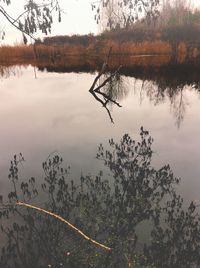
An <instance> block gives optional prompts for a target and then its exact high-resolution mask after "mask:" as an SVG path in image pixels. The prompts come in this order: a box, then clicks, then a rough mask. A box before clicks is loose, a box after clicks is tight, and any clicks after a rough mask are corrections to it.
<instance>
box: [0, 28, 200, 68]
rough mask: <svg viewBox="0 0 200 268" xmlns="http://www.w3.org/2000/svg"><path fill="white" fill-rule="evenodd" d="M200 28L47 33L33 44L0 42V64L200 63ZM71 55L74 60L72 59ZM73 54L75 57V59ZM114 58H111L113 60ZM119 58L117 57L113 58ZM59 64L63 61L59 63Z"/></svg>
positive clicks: (133, 65) (151, 64)
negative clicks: (41, 62) (45, 36)
mask: <svg viewBox="0 0 200 268" xmlns="http://www.w3.org/2000/svg"><path fill="white" fill-rule="evenodd" d="M199 36H200V29H198V28H195V29H194V27H193V28H192V29H185V28H184V29H183V28H180V29H179V28H177V27H176V28H173V29H171V30H169V29H168V30H166V29H165V30H162V31H156V30H151V31H148V32H147V31H142V30H140V31H139V30H138V31H134V32H133V31H132V32H128V31H124V30H123V31H121V32H120V31H116V32H109V33H104V34H101V35H98V36H93V35H83V36H55V37H47V38H45V39H44V41H43V42H41V41H38V42H36V43H35V44H34V45H18V46H1V47H0V64H2V65H6V64H11V65H12V64H23V63H24V64H35V63H36V62H39V61H44V60H45V61H49V62H50V64H56V63H57V62H62V61H64V62H65V63H66V64H72V65H73V62H74V61H76V65H79V64H80V65H81V64H82V61H83V59H84V61H89V62H91V61H92V62H94V61H96V62H105V61H107V57H108V53H109V51H110V48H112V50H111V53H110V57H109V61H110V65H111V66H113V68H115V67H116V65H118V64H122V65H124V66H129V67H130V66H132V67H146V68H148V67H149V68H151V67H162V66H171V65H184V64H186V65H188V64H192V65H194V66H196V65H200V37H199ZM72 58H73V60H72ZM75 58H76V59H75ZM113 58H114V60H113ZM117 58H118V60H116V59H117ZM61 65H62V64H61Z"/></svg>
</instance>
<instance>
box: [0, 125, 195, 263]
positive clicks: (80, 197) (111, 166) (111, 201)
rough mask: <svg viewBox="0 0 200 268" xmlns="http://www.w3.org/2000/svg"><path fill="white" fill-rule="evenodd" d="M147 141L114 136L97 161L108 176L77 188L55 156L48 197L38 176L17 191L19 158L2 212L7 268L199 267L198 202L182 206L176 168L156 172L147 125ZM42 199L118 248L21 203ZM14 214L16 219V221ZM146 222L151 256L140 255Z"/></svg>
mask: <svg viewBox="0 0 200 268" xmlns="http://www.w3.org/2000/svg"><path fill="white" fill-rule="evenodd" d="M140 137H141V140H140V141H139V142H136V141H135V140H133V139H131V138H130V136H129V135H127V134H125V135H124V136H123V138H122V139H121V141H120V142H119V143H116V142H115V141H114V140H113V139H111V140H110V141H109V145H110V149H109V150H105V149H104V147H103V145H102V144H101V145H100V146H99V148H98V153H97V158H98V159H99V160H101V161H103V163H104V165H105V167H106V169H108V170H109V173H110V177H109V178H105V177H104V175H103V172H102V171H101V172H100V173H99V174H98V175H97V176H96V177H94V178H93V177H92V176H91V175H88V176H81V178H80V183H75V182H74V181H73V180H70V179H69V169H65V168H63V167H62V165H63V164H62V158H60V157H59V156H57V155H55V156H54V155H53V156H51V157H49V158H48V159H47V160H46V161H45V162H44V163H43V169H44V173H45V177H44V182H43V183H42V192H41V190H40V189H37V188H36V183H35V179H34V178H31V179H30V180H29V181H28V182H22V183H21V187H19V186H18V184H19V177H18V175H19V174H18V168H19V164H20V163H21V161H23V158H22V156H21V155H20V156H19V158H18V157H17V156H15V157H14V160H13V161H12V162H11V168H10V174H9V180H10V182H11V183H12V184H13V191H12V192H11V193H10V194H9V195H8V198H9V202H8V204H7V206H5V205H4V207H2V212H1V218H2V231H3V233H4V234H5V235H6V236H7V244H6V245H5V247H3V249H2V254H1V259H0V264H1V267H5V268H8V267H12V268H15V267H21V268H23V267H48V265H51V267H116V268H117V267H120V268H121V267H138V268H141V267H143V268H144V267H152V268H153V267H156V268H160V267H166V268H175V267H181V268H186V267H199V261H200V251H199V246H200V236H199V231H200V230H199V228H200V227H199V223H200V222H199V221H200V220H199V218H198V217H199V216H198V214H197V210H196V207H195V205H194V204H193V203H191V204H190V206H189V208H188V209H184V208H183V200H182V198H181V197H180V196H179V195H177V194H176V191H175V186H176V185H177V184H178V182H179V180H178V179H177V178H175V177H174V176H173V173H172V171H171V169H170V167H169V165H165V166H163V167H161V168H160V169H155V168H153V167H152V165H151V159H152V154H153V152H152V148H151V146H152V142H153V139H152V138H151V137H150V135H149V133H148V132H147V131H145V130H144V129H143V128H141V133H140ZM106 173H107V172H106ZM41 194H42V195H43V197H42V200H43V201H44V200H46V201H45V203H44V204H43V205H41V206H43V207H44V208H46V209H47V210H49V211H52V212H54V213H56V214H58V215H60V216H62V217H63V218H65V219H67V220H69V221H70V222H71V223H73V224H74V225H75V226H77V228H80V229H82V230H83V231H84V233H86V234H89V235H90V237H92V238H94V239H95V240H97V241H99V242H101V243H103V244H106V245H108V246H109V247H111V248H112V251H111V252H106V251H105V250H103V249H100V248H97V247H94V245H92V244H91V243H89V242H88V241H85V240H83V239H82V238H81V237H80V236H77V234H76V233H74V232H72V231H71V230H70V229H68V228H67V227H66V226H63V224H62V223H60V222H58V221H57V220H56V219H54V218H49V217H45V216H43V215H40V214H38V213H37V212H35V211H29V210H23V209H20V208H18V207H16V206H15V203H16V200H24V201H26V202H28V201H29V202H30V201H31V200H32V202H34V203H37V202H41ZM45 197H46V198H45ZM13 216H15V217H16V218H15V220H16V222H14V223H13V224H12V222H13V218H12V217H13ZM7 217H8V219H9V221H10V224H8V225H7V224H6V218H7ZM17 217H18V219H19V221H17ZM11 219H12V221H11ZM144 221H146V222H148V223H149V224H148V225H149V226H151V230H152V231H151V235H150V237H147V241H148V243H147V244H145V245H144V251H141V252H137V248H138V247H137V245H138V243H141V242H140V234H138V233H137V231H136V229H137V227H138V226H140V224H141V223H143V222H144ZM163 222H164V224H163Z"/></svg>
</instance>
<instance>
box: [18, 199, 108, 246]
mask: <svg viewBox="0 0 200 268" xmlns="http://www.w3.org/2000/svg"><path fill="white" fill-rule="evenodd" d="M16 205H17V206H23V207H27V208H30V209H34V210H37V211H39V212H43V213H45V214H48V215H50V216H52V217H54V218H56V219H58V220H59V221H61V222H63V223H65V224H67V225H68V226H69V227H70V228H71V229H73V230H74V231H75V232H76V233H78V234H79V235H80V236H82V237H83V238H84V239H86V240H88V241H89V242H91V243H92V244H94V245H96V246H98V247H101V248H103V249H105V250H108V251H111V250H112V249H111V248H110V247H107V246H105V245H103V244H101V243H99V242H97V241H95V240H93V239H92V238H90V237H89V236H87V235H86V234H84V233H83V232H82V231H81V230H79V229H78V228H76V227H75V226H74V225H72V224H71V223H70V222H68V221H67V220H65V219H63V218H62V217H61V216H59V215H57V214H55V213H53V212H50V211H47V210H45V209H42V208H39V207H36V206H33V205H29V204H26V203H23V202H17V203H16Z"/></svg>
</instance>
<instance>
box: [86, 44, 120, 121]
mask: <svg viewBox="0 0 200 268" xmlns="http://www.w3.org/2000/svg"><path fill="white" fill-rule="evenodd" d="M111 51H112V47H111V48H110V50H109V53H108V57H107V61H106V62H105V63H104V64H103V65H102V68H101V71H100V72H99V73H98V75H97V76H96V77H95V79H94V82H93V83H92V86H91V87H90V89H89V92H90V93H91V94H92V95H93V96H94V98H95V99H96V100H97V101H99V102H100V103H101V104H102V105H103V107H104V108H105V109H106V111H107V113H108V115H109V117H110V120H111V122H112V123H114V121H113V118H112V116H111V112H110V110H109V109H108V107H107V104H108V103H109V102H112V103H114V104H116V105H117V106H118V107H122V106H121V105H120V104H119V103H118V102H117V101H116V100H113V99H112V98H111V97H110V96H109V95H107V94H106V93H104V92H102V91H100V89H101V88H103V87H104V86H105V85H107V84H108V83H109V82H112V79H113V78H114V77H115V76H116V75H117V74H119V71H120V69H121V67H122V66H119V68H118V69H117V70H116V71H115V72H114V73H111V74H110V76H109V77H107V78H106V79H105V80H104V81H103V82H102V83H101V84H100V85H98V86H96V85H97V83H98V81H99V80H100V78H101V76H102V75H104V74H105V73H106V71H107V70H108V61H109V58H110V55H111ZM98 95H101V96H102V97H103V99H104V100H102V99H101V98H99V97H98Z"/></svg>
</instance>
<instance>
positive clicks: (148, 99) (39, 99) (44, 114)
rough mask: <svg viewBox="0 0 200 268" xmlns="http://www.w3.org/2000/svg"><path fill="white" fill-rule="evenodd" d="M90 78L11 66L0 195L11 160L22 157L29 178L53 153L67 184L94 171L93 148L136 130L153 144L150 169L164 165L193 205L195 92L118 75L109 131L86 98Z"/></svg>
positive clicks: (5, 89) (3, 104) (199, 182)
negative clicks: (66, 171) (63, 166)
mask: <svg viewBox="0 0 200 268" xmlns="http://www.w3.org/2000/svg"><path fill="white" fill-rule="evenodd" d="M95 76H96V74H95V73H56V72H51V73H48V72H46V71H43V72H41V71H38V70H37V78H35V75H34V70H33V67H31V66H29V67H26V68H23V67H21V68H16V67H15V68H14V69H11V71H10V76H9V77H8V78H6V77H4V76H3V77H2V78H1V81H0V83H1V87H0V96H1V98H0V122H1V139H0V148H1V156H0V170H1V181H0V188H1V192H4V191H5V190H7V173H8V167H9V162H10V160H11V159H12V157H13V155H14V154H17V153H19V152H22V153H23V155H24V157H25V159H26V163H25V167H24V168H25V169H28V172H29V174H32V176H39V175H41V174H42V168H41V163H42V162H43V161H45V159H46V158H47V157H48V155H49V154H50V153H52V152H55V151H56V152H58V153H59V154H60V155H62V156H63V158H64V160H65V162H66V163H67V164H69V165H70V166H71V170H72V173H73V174H74V176H75V177H76V176H79V175H80V174H81V173H85V174H86V173H88V172H90V173H91V172H92V173H94V174H95V172H96V171H97V170H98V169H99V168H100V166H99V161H98V160H96V159H95V157H96V151H97V147H98V145H99V144H100V143H102V144H104V145H108V140H109V139H110V138H114V139H115V140H116V141H119V140H120V139H121V138H122V136H123V134H125V133H128V134H129V135H130V136H131V137H133V138H135V139H137V138H138V137H139V129H140V127H141V126H143V127H144V128H145V129H146V130H148V131H149V132H150V134H151V136H152V137H153V138H154V144H153V150H154V152H155V154H154V156H153V162H154V163H155V165H156V166H157V167H159V166H162V165H163V164H165V163H169V164H170V166H171V168H172V170H173V171H174V173H175V175H176V176H178V177H181V179H182V182H181V185H180V187H181V191H182V192H183V193H184V196H186V197H187V199H189V200H196V199H197V200H198V199H200V196H199V189H200V179H199V174H200V166H199V164H198V162H199V159H200V150H199V149H198V148H200V139H199V136H200V125H199V120H200V109H199V106H200V94H199V89H198V88H194V86H193V84H192V83H191V85H187V84H186V85H182V88H178V89H177V90H174V89H170V88H167V85H166V89H165V90H163V89H158V86H159V85H157V84H156V82H155V81H150V80H146V81H144V80H141V79H139V78H134V77H129V76H122V83H123V86H122V87H121V89H119V91H118V93H117V99H118V101H119V103H120V105H121V106H122V107H118V106H116V105H112V106H110V110H111V114H112V117H113V120H114V124H113V123H111V121H110V118H109V116H108V113H107V111H106V109H104V108H103V107H102V105H101V103H99V102H98V101H96V99H95V98H94V97H93V96H92V95H91V94H90V93H89V88H90V87H91V84H92V82H93V80H94V78H95ZM159 90H160V91H159ZM161 90H162V91H161ZM173 90H174V92H173ZM170 91H171V92H170Z"/></svg>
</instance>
